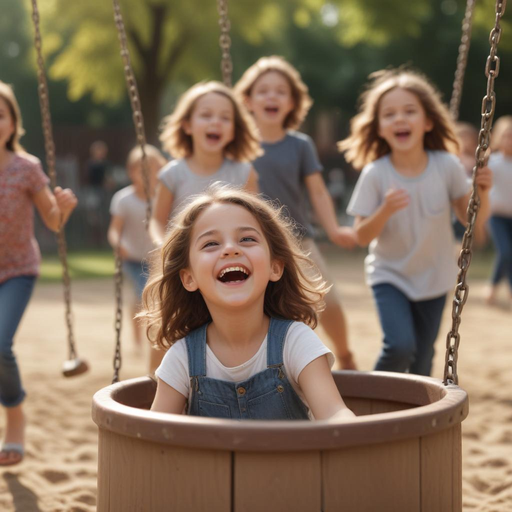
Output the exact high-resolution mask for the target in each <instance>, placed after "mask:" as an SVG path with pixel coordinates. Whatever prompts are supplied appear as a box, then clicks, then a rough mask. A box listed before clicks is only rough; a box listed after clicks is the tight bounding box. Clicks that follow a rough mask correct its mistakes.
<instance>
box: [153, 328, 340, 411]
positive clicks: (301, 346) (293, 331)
mask: <svg viewBox="0 0 512 512" xmlns="http://www.w3.org/2000/svg"><path fill="white" fill-rule="evenodd" d="M323 355H327V359H328V361H329V366H330V367H331V368H332V365H333V364H334V355H333V353H332V352H331V351H330V350H329V349H328V348H327V347H326V346H325V345H324V344H323V343H322V341H321V340H320V338H319V337H318V336H317V335H316V334H315V333H314V332H313V330H312V329H311V328H310V327H308V326H307V325H306V324H303V323H302V322H293V323H292V324H291V325H290V327H289V329H288V332H287V334H286V339H285V343H284V349H283V363H284V371H285V373H286V377H287V378H288V380H289V382H290V384H291V385H292V387H293V389H294V390H295V391H296V393H297V394H298V395H299V397H300V398H301V400H302V401H303V402H304V404H305V405H306V407H308V410H309V406H308V403H307V402H306V399H305V397H304V394H303V393H302V392H301V390H300V388H299V384H298V380H299V375H300V374H301V372H302V370H303V369H304V368H305V367H306V366H307V365H308V364H309V363H311V362H312V361H314V360H315V359H317V358H319V357H321V356H323ZM266 368H267V337H266V336H265V339H264V340H263V343H262V344H261V346H260V348H259V349H258V351H257V352H256V354H254V356H252V357H251V359H249V360H248V361H246V362H245V363H243V364H241V365H239V366H235V367H232V368H228V367H227V366H224V365H223V364H222V363H221V362H220V361H219V360H218V359H217V357H216V356H215V354H214V353H213V351H212V350H211V348H210V347H209V346H208V345H206V376H207V377H209V378H212V379H218V380H225V381H229V382H241V381H244V380H247V379H249V378H251V377H252V376H253V375H256V374H257V373H259V372H261V371H263V370H265V369H266ZM156 376H157V377H158V378H159V379H162V380H163V381H164V382H165V383H166V384H168V385H169V386H171V387H172V388H174V389H175V390H176V391H178V392H179V393H181V394H182V395H183V396H184V397H186V398H187V399H188V398H189V393H190V389H189V388H190V376H189V373H188V354H187V345H186V343H185V339H184V338H183V339H181V340H179V341H177V342H176V343H174V345H172V347H171V348H170V349H169V350H168V351H167V353H166V354H165V356H164V358H163V360H162V363H161V364H160V366H159V367H158V369H157V370H156ZM310 417H311V416H310Z"/></svg>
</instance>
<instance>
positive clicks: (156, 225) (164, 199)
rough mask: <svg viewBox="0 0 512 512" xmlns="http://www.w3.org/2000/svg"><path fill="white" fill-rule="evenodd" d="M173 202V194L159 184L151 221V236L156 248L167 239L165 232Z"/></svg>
mask: <svg viewBox="0 0 512 512" xmlns="http://www.w3.org/2000/svg"><path fill="white" fill-rule="evenodd" d="M173 200H174V196H173V195H172V192H171V191H170V190H169V189H168V188H167V187H165V186H163V185H162V184H159V185H158V186H157V189H156V193H155V204H154V206H153V214H152V215H151V220H150V221H149V234H150V236H151V239H152V240H153V243H154V244H155V245H156V246H160V245H162V243H163V240H164V238H165V230H166V228H167V222H168V221H169V215H170V213H171V209H172V203H173Z"/></svg>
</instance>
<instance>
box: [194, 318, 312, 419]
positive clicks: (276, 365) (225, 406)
mask: <svg viewBox="0 0 512 512" xmlns="http://www.w3.org/2000/svg"><path fill="white" fill-rule="evenodd" d="M291 323H292V321H291V320H280V319H276V318H271V319H270V326H269V330H268V334H267V369H266V370H263V371H261V372H259V373H257V374H256V375H253V376H252V377H251V378H249V379H247V380H244V381H241V382H229V381H225V380H218V379H211V378H209V377H207V376H206V328H207V327H208V324H206V325H203V326H202V327H199V329H196V330H195V331H193V332H191V333H190V334H189V335H188V336H187V337H186V339H185V341H186V345H187V353H188V371H189V375H190V390H191V392H190V395H189V403H188V411H187V413H188V414H190V415H191V416H204V417H208V418H231V419H235V420H248V419H251V420H307V419H309V418H308V411H307V408H306V406H305V405H304V403H303V402H302V400H301V399H300V398H299V396H298V395H297V393H296V392H295V390H294V389H293V388H292V386H291V384H290V382H289V381H288V379H287V378H286V375H285V373H284V367H283V348H284V342H285V339H286V333H287V332H288V328H289V327H290V324H291Z"/></svg>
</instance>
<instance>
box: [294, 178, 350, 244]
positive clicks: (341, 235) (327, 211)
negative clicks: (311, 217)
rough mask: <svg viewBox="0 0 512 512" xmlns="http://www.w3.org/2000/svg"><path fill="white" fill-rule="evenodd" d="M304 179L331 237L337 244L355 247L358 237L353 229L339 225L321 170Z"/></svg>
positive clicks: (316, 212) (312, 201) (310, 197)
mask: <svg viewBox="0 0 512 512" xmlns="http://www.w3.org/2000/svg"><path fill="white" fill-rule="evenodd" d="M304 181H305V183H306V187H307V189H308V194H309V199H310V201H311V205H312V206H313V210H314V211H315V214H316V216H317V217H318V220H319V221H320V224H322V227H323V228H324V229H325V232H326V233H327V236H328V237H329V239H330V240H331V241H332V242H333V243H335V244H336V245H339V246H341V247H344V248H346V249H352V248H353V247H355V245H356V237H355V232H354V231H353V229H352V228H348V227H343V226H339V225H338V219H337V218H336V211H335V210H334V204H333V202H332V198H331V196H330V194H329V191H328V190H327V187H326V186H325V183H324V180H323V178H322V175H321V174H320V173H319V172H315V173H314V174H310V175H309V176H306V178H305V180H304Z"/></svg>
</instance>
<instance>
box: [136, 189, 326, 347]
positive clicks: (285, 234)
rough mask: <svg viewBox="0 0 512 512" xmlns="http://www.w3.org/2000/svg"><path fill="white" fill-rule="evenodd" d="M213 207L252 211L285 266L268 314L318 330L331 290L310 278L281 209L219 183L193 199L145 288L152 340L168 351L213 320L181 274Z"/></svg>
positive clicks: (269, 297)
mask: <svg viewBox="0 0 512 512" xmlns="http://www.w3.org/2000/svg"><path fill="white" fill-rule="evenodd" d="M214 204H232V205H238V206H241V207H242V208H245V209H246V210H247V211H248V212H250V213H251V214H252V215H253V216H254V218H255V219H256V220H257V221H258V222H259V224H260V226H261V228H262V230H263V234H264V236H265V238H266V240H267V243H268V245H269V248H270V257H271V258H272V259H273V260H278V261H281V262H283V264H284V272H283V275H282V277H281V279H280V280H279V281H277V282H269V283H268V285H267V289H266V292H265V300H264V313H265V314H266V315H268V316H271V317H280V318H286V319H290V320H296V321H300V322H304V323H306V324H308V325H310V326H311V327H313V328H314V327H315V326H316V324H317V313H318V312H319V311H321V310H322V309H323V305H324V304H323V296H324V295H325V293H327V291H328V290H329V287H328V286H327V285H326V283H325V282H324V281H322V279H321V276H320V275H319V274H318V273H317V276H316V277H311V275H312V274H311V267H313V268H314V265H313V263H312V262H311V260H310V259H309V258H308V257H307V256H306V255H305V254H304V253H303V252H302V251H301V249H300V247H299V245H298V241H297V240H296V238H295V237H294V235H293V231H292V227H291V225H290V223H289V221H287V220H285V218H284V217H283V216H282V214H281V209H280V208H275V207H274V206H273V205H272V204H271V203H268V202H265V201H263V200H262V199H260V198H259V197H256V196H254V195H253V194H250V193H247V192H244V191H242V190H239V189H236V188H234V187H230V186H226V185H224V186H221V185H219V184H218V183H217V184H214V185H212V186H211V187H210V188H208V189H207V190H206V191H205V192H204V193H203V194H201V195H199V196H196V197H195V198H194V199H192V201H191V202H190V203H189V204H188V206H186V207H185V208H184V209H183V210H182V211H181V212H180V213H179V214H178V216H177V217H176V218H175V219H174V221H173V224H172V227H171V229H170V231H169V233H168V235H167V239H166V241H165V243H164V245H163V247H162V250H161V254H160V258H159V260H158V261H157V263H156V265H155V267H154V268H153V271H152V275H151V277H150V280H149V282H148V284H147V286H146V288H145V289H144V293H143V304H144V310H143V311H142V313H140V315H139V316H141V317H142V318H145V319H146V321H147V323H148V325H147V332H148V337H149V338H150V340H151V341H153V342H155V343H156V344H157V345H158V346H160V347H162V348H164V349H165V348H168V347H169V346H171V345H172V344H173V343H174V342H175V341H177V340H179V339H181V338H183V337H185V336H186V335H187V334H188V333H189V332H191V331H193V330H194V329H196V328H198V327H200V326H201V325H203V324H205V323H206V322H209V321H211V316H210V313H209V311H208V308H207V307H206V303H205V301H204V299H203V297H202V295H201V293H200V291H195V292H188V291H187V290H186V289H185V288H184V287H183V285H182V282H181V279H180V271H181V270H182V269H185V268H187V267H188V266H189V249H190V237H191V233H192V229H193V227H194V224H195V222H196V220H197V218H198V217H199V215H201V214H202V213H203V212H205V211H206V210H207V209H208V208H209V207H210V206H212V205H214ZM308 269H309V271H308Z"/></svg>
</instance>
